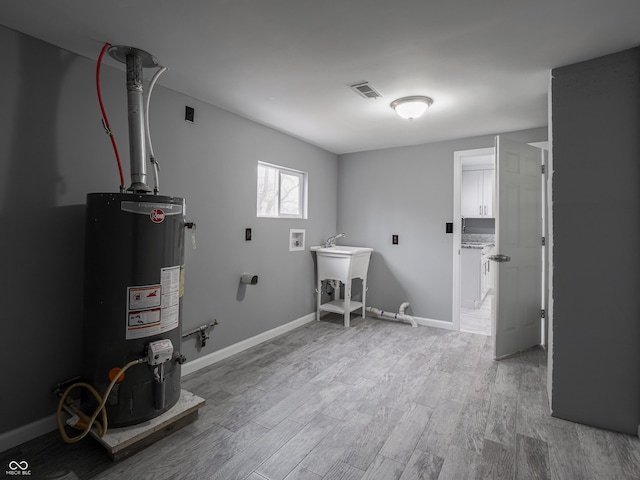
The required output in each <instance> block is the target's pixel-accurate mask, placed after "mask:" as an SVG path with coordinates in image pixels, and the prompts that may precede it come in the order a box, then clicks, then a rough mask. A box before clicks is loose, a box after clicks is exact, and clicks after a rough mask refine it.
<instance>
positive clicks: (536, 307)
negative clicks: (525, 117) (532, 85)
mask: <svg viewBox="0 0 640 480" xmlns="http://www.w3.org/2000/svg"><path fill="white" fill-rule="evenodd" d="M540 152H541V151H540V149H538V148H536V147H531V146H529V145H525V144H521V143H519V142H515V141H512V140H510V139H508V138H505V137H496V202H497V208H495V209H494V210H495V213H496V255H495V256H494V257H495V258H493V259H492V260H494V262H495V263H493V265H492V266H495V267H497V268H496V285H497V288H496V294H495V296H494V304H493V309H492V314H493V315H494V326H495V357H496V358H500V357H504V356H507V355H511V354H513V353H516V352H519V351H522V350H525V349H527V348H529V347H532V346H535V345H539V344H540V326H541V308H542V307H541V301H542V300H541V288H540V285H541V282H542V257H541V255H542V192H541V180H540V178H541V175H542V167H541V153H540Z"/></svg>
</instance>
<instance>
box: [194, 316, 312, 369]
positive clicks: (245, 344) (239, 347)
mask: <svg viewBox="0 0 640 480" xmlns="http://www.w3.org/2000/svg"><path fill="white" fill-rule="evenodd" d="M315 319H316V314H315V312H314V313H309V314H308V315H305V316H304V317H300V318H298V319H297V320H293V321H291V322H289V323H286V324H284V325H280V326H279V327H276V328H273V329H271V330H268V331H266V332H263V333H261V334H259V335H256V336H255V337H251V338H247V339H246V340H242V341H241V342H238V343H234V344H233V345H229V346H228V347H225V348H223V349H222V350H218V351H216V352H212V353H210V354H208V355H204V356H203V357H200V358H196V359H195V360H193V361H191V362H187V363H185V364H184V365H182V376H183V377H184V376H185V375H189V374H190V373H193V372H197V371H198V370H200V369H201V368H205V367H208V366H209V365H213V364H214V363H217V362H219V361H220V360H224V359H225V358H227V357H230V356H231V355H235V354H236V353H240V352H242V351H243V350H246V349H248V348H251V347H255V346H256V345H258V344H260V343H262V342H266V341H267V340H271V339H272V338H274V337H277V336H278V335H282V334H283V333H287V332H288V331H290V330H293V329H294V328H298V327H300V326H302V325H305V324H307V323H310V322H312V321H314V320H315Z"/></svg>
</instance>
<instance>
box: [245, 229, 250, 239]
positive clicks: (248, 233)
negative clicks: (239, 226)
mask: <svg viewBox="0 0 640 480" xmlns="http://www.w3.org/2000/svg"><path fill="white" fill-rule="evenodd" d="M244 240H245V241H246V242H250V241H251V229H250V228H245V229H244Z"/></svg>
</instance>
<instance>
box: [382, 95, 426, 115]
mask: <svg viewBox="0 0 640 480" xmlns="http://www.w3.org/2000/svg"><path fill="white" fill-rule="evenodd" d="M431 104H433V99H432V98H429V97H424V96H422V95H414V96H412V97H402V98H398V99H397V100H394V101H393V102H391V105H390V107H391V108H393V109H394V110H395V111H396V113H397V114H398V115H400V116H401V117H402V118H406V119H407V120H413V119H414V118H418V117H419V116H420V115H422V114H423V113H424V112H425V111H426V110H427V108H429V107H430V106H431Z"/></svg>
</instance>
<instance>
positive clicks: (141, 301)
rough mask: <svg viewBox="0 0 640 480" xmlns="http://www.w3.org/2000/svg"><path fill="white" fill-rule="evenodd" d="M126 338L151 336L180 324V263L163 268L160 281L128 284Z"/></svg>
mask: <svg viewBox="0 0 640 480" xmlns="http://www.w3.org/2000/svg"><path fill="white" fill-rule="evenodd" d="M127 296H128V299H127V335H126V339H127V340H132V339H135V338H145V337H151V336H153V335H158V334H160V333H163V332H167V331H169V330H173V329H174V328H177V327H178V321H179V313H180V310H179V308H180V266H179V265H178V266H175V267H166V268H162V269H161V270H160V284H158V285H142V286H132V287H128V288H127Z"/></svg>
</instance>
